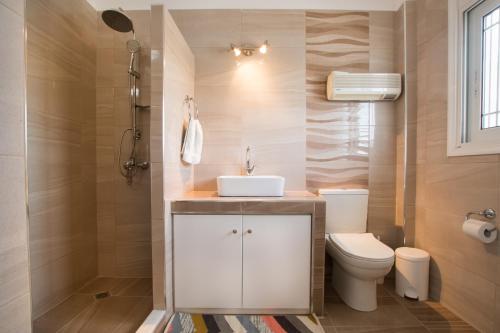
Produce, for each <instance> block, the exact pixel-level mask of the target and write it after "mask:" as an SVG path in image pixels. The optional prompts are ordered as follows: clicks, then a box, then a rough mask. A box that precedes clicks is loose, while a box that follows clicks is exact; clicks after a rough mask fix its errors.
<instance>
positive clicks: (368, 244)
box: [319, 189, 394, 311]
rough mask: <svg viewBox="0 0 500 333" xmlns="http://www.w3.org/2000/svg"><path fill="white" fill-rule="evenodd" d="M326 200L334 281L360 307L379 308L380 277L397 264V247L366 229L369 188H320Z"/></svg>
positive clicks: (341, 293)
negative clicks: (395, 262)
mask: <svg viewBox="0 0 500 333" xmlns="http://www.w3.org/2000/svg"><path fill="white" fill-rule="evenodd" d="M319 194H320V195H321V196H322V197H323V198H324V199H325V200H326V235H325V237H326V250H327V252H328V254H330V256H331V257H332V258H333V270H332V284H333V288H334V289H335V291H336V292H337V293H338V294H339V296H340V297H341V298H342V300H343V301H344V302H345V303H346V304H347V305H349V306H350V307H351V308H353V309H355V310H359V311H373V310H376V309H377V280H382V279H383V278H384V276H385V275H387V273H389V271H390V270H391V268H392V265H393V264H394V251H393V250H392V249H391V248H390V247H388V246H387V245H385V244H384V243H382V242H381V241H379V240H378V239H377V238H375V236H373V234H371V233H366V218H367V211H368V190H364V189H331V190H320V191H319Z"/></svg>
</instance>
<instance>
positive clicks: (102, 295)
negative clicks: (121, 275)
mask: <svg viewBox="0 0 500 333" xmlns="http://www.w3.org/2000/svg"><path fill="white" fill-rule="evenodd" d="M109 296H111V294H110V292H109V291H103V292H100V293H97V294H95V295H94V297H95V299H103V298H106V297H109Z"/></svg>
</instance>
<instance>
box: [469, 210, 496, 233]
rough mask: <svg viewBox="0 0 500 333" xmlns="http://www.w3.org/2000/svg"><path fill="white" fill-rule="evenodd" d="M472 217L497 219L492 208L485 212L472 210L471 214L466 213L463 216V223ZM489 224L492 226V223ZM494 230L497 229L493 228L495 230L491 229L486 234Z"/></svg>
mask: <svg viewBox="0 0 500 333" xmlns="http://www.w3.org/2000/svg"><path fill="white" fill-rule="evenodd" d="M472 215H479V216H482V217H485V218H487V219H488V220H493V219H494V218H495V217H497V212H496V211H495V210H494V209H493V208H486V209H485V210H474V211H472V212H468V213H467V214H466V215H465V221H467V220H469V219H470V217H471V216H472ZM489 223H491V222H489ZM491 224H493V223H491ZM496 229H497V228H496V226H495V229H491V230H489V231H488V232H492V231H494V230H496Z"/></svg>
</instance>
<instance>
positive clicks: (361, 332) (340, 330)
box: [336, 326, 429, 333]
mask: <svg viewBox="0 0 500 333" xmlns="http://www.w3.org/2000/svg"><path fill="white" fill-rule="evenodd" d="M428 332H429V331H428V330H427V329H425V327H423V326H415V327H337V328H336V333H428Z"/></svg>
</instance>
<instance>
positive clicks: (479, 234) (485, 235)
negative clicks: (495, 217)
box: [462, 219, 497, 244]
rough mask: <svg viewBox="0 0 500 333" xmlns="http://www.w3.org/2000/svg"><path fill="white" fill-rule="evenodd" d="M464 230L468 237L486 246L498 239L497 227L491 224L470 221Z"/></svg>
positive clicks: (463, 227) (466, 222)
mask: <svg viewBox="0 0 500 333" xmlns="http://www.w3.org/2000/svg"><path fill="white" fill-rule="evenodd" d="M462 230H463V231H464V233H465V234H466V235H469V236H471V237H474V238H475V239H478V240H480V241H481V242H483V243H485V244H489V243H491V242H494V241H495V239H497V230H496V228H495V225H493V224H492V223H489V222H484V221H479V220H475V219H469V220H467V221H465V222H464V224H463V225H462Z"/></svg>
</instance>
